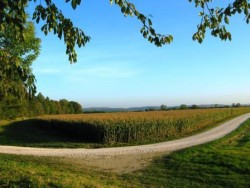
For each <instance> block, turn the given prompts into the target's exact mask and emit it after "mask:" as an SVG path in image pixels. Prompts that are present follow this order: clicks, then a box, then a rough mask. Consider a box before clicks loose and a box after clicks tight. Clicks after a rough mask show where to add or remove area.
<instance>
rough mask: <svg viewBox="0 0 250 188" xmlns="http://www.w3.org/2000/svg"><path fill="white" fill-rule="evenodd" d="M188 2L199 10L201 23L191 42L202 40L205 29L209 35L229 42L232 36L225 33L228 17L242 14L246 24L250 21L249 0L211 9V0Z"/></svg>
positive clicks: (191, 0) (236, 1) (240, 0)
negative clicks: (208, 31) (192, 3)
mask: <svg viewBox="0 0 250 188" xmlns="http://www.w3.org/2000/svg"><path fill="white" fill-rule="evenodd" d="M189 2H194V3H195V6H196V7H200V8H201V12H200V13H199V15H200V17H201V23H200V24H199V25H198V26H197V28H198V30H197V32H196V33H195V34H194V35H193V40H197V41H198V42H199V43H202V41H203V40H204V38H205V33H206V31H207V29H210V30H211V35H212V36H214V37H219V38H220V39H221V40H231V39H232V36H231V33H230V32H228V31H227V29H226V25H228V24H229V22H230V17H231V16H233V15H235V14H236V13H238V14H243V15H244V16H245V20H246V23H247V24H248V23H249V20H250V14H249V9H250V4H249V0H235V1H234V2H233V3H230V4H228V5H227V6H226V7H211V6H210V5H211V4H212V0H189Z"/></svg>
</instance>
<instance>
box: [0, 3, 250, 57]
mask: <svg viewBox="0 0 250 188" xmlns="http://www.w3.org/2000/svg"><path fill="white" fill-rule="evenodd" d="M29 1H33V2H37V0H21V1H14V0H2V1H1V2H0V7H1V10H0V23H1V24H0V25H1V30H2V29H3V28H4V26H3V25H2V23H7V24H14V23H15V25H16V33H17V34H20V35H22V31H23V24H24V23H25V6H26V5H27V3H28V2H29ZM109 1H110V3H111V4H115V5H117V6H118V7H120V9H121V13H122V14H123V15H124V16H134V17H136V18H137V19H138V20H139V21H140V22H141V23H142V28H141V30H140V32H141V34H142V35H143V37H144V38H146V39H147V40H148V41H149V42H151V43H153V44H155V45H156V46H162V45H165V44H170V43H171V42H172V41H173V36H172V35H162V34H159V33H157V32H156V31H155V29H154V28H153V23H152V20H151V19H150V18H149V17H147V16H145V15H144V14H142V13H141V12H139V11H138V10H137V8H136V7H135V5H134V4H133V3H132V2H130V1H128V0H109ZM44 2H45V5H42V3H41V1H40V3H39V4H38V5H37V6H36V8H35V11H34V13H33V20H35V21H36V22H37V23H40V21H41V20H42V21H43V22H44V24H43V26H42V27H41V29H42V31H43V32H44V33H45V35H47V33H48V32H53V33H54V34H55V35H57V36H58V38H60V39H62V38H63V40H64V42H65V44H66V54H68V56H69V61H70V62H76V61H77V54H76V51H75V46H76V45H78V46H79V47H82V46H85V45H86V43H87V42H89V41H90V36H88V35H86V34H85V33H84V31H83V30H82V29H80V28H78V27H75V26H74V25H73V23H72V21H71V20H70V19H69V18H66V17H65V16H64V14H63V13H62V11H61V10H60V9H59V8H58V7H57V5H56V4H57V3H54V2H53V1H52V0H44ZM189 2H194V4H195V6H196V7H200V8H201V12H200V16H201V23H200V24H199V25H198V26H197V28H198V30H197V32H196V33H195V34H194V35H193V40H197V41H198V42H199V43H201V42H202V41H203V39H204V38H205V33H206V31H207V29H210V30H211V35H213V36H215V37H219V38H220V39H222V40H228V39H229V40H231V38H232V37H231V34H230V32H228V31H227V29H226V25H227V24H229V18H230V17H231V16H233V15H235V14H236V13H239V14H241V13H242V14H244V15H245V20H246V23H249V20H250V15H249V8H250V4H249V1H248V0H234V1H233V2H232V3H229V4H228V5H227V6H226V7H212V6H211V4H212V0H189ZM65 3H70V5H71V7H72V8H73V9H76V8H77V6H79V5H80V4H81V0H65Z"/></svg>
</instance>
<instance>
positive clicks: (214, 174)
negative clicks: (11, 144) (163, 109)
mask: <svg viewBox="0 0 250 188" xmlns="http://www.w3.org/2000/svg"><path fill="white" fill-rule="evenodd" d="M0 187H235V188H236V187H237V188H238V187H242V188H246V187H250V120H248V121H247V122H246V123H244V124H243V125H242V126H241V127H240V128H239V129H238V130H236V131H234V132H233V133H232V134H230V135H228V136H226V137H225V138H222V139H220V140H218V141H215V142H212V143H209V144H204V145H201V146H196V147H192V148H189V149H185V150H182V151H179V152H175V153H172V154H170V155H167V156H162V157H159V158H158V159H155V160H154V161H153V162H152V164H151V165H149V166H148V167H146V168H145V169H142V170H139V171H136V172H133V173H129V174H123V175H119V174H116V173H108V172H101V171H99V170H95V169H89V168H85V167H83V166H79V165H73V164H67V163H65V162H62V161H61V160H59V159H57V158H42V157H28V156H14V155H3V154H1V155H0Z"/></svg>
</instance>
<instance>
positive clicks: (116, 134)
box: [0, 108, 250, 148]
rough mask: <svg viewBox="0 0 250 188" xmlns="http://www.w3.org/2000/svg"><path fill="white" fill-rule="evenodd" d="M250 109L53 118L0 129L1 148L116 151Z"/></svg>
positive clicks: (172, 136) (186, 132)
mask: <svg viewBox="0 0 250 188" xmlns="http://www.w3.org/2000/svg"><path fill="white" fill-rule="evenodd" d="M246 112H250V108H225V109H203V110H175V111H163V112H162V111H157V112H133V113H105V114H81V115H52V116H43V117H39V118H37V119H34V120H25V121H17V122H12V123H5V124H4V123H3V124H2V126H1V125H0V144H4V145H19V146H32V147H33V146H35V147H70V148H77V147H85V148H96V147H112V146H125V145H138V144H149V143H155V142H161V141H166V140H173V139H177V138H180V137H185V136H189V135H192V134H196V133H198V132H201V131H204V130H206V129H209V128H211V127H214V126H215V125H218V124H219V123H221V122H223V121H226V120H228V119H230V118H233V117H235V116H238V115H241V114H244V113H246Z"/></svg>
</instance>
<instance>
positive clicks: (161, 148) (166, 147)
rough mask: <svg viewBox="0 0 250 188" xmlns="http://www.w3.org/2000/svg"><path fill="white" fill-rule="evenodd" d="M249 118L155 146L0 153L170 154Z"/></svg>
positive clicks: (6, 150) (6, 148)
mask: <svg viewBox="0 0 250 188" xmlns="http://www.w3.org/2000/svg"><path fill="white" fill-rule="evenodd" d="M249 118H250V113H248V114H245V115H242V116H239V117H237V118H234V119H232V120H230V121H228V122H226V123H223V124H221V125H219V126H217V127H215V128H213V129H210V130H208V131H205V132H202V133H199V134H196V135H193V136H189V137H186V138H182V139H178V140H173V141H167V142H161V143H157V144H149V145H139V146H127V147H113V148H99V149H82V148H81V149H65V148H63V149H52V148H31V147H16V146H3V145H0V153H5V154H16V155H33V156H57V157H61V156H62V157H82V156H86V157H87V156H90V157H91V156H93V157H94V156H120V155H129V154H145V153H157V152H172V151H177V150H180V149H184V148H188V147H191V146H195V145H199V144H204V143H207V142H210V141H213V140H217V139H219V138H222V137H224V136H225V135H227V134H229V133H231V132H232V131H234V130H235V129H237V128H238V127H239V126H240V125H241V124H242V123H243V122H244V121H246V120H247V119H249Z"/></svg>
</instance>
